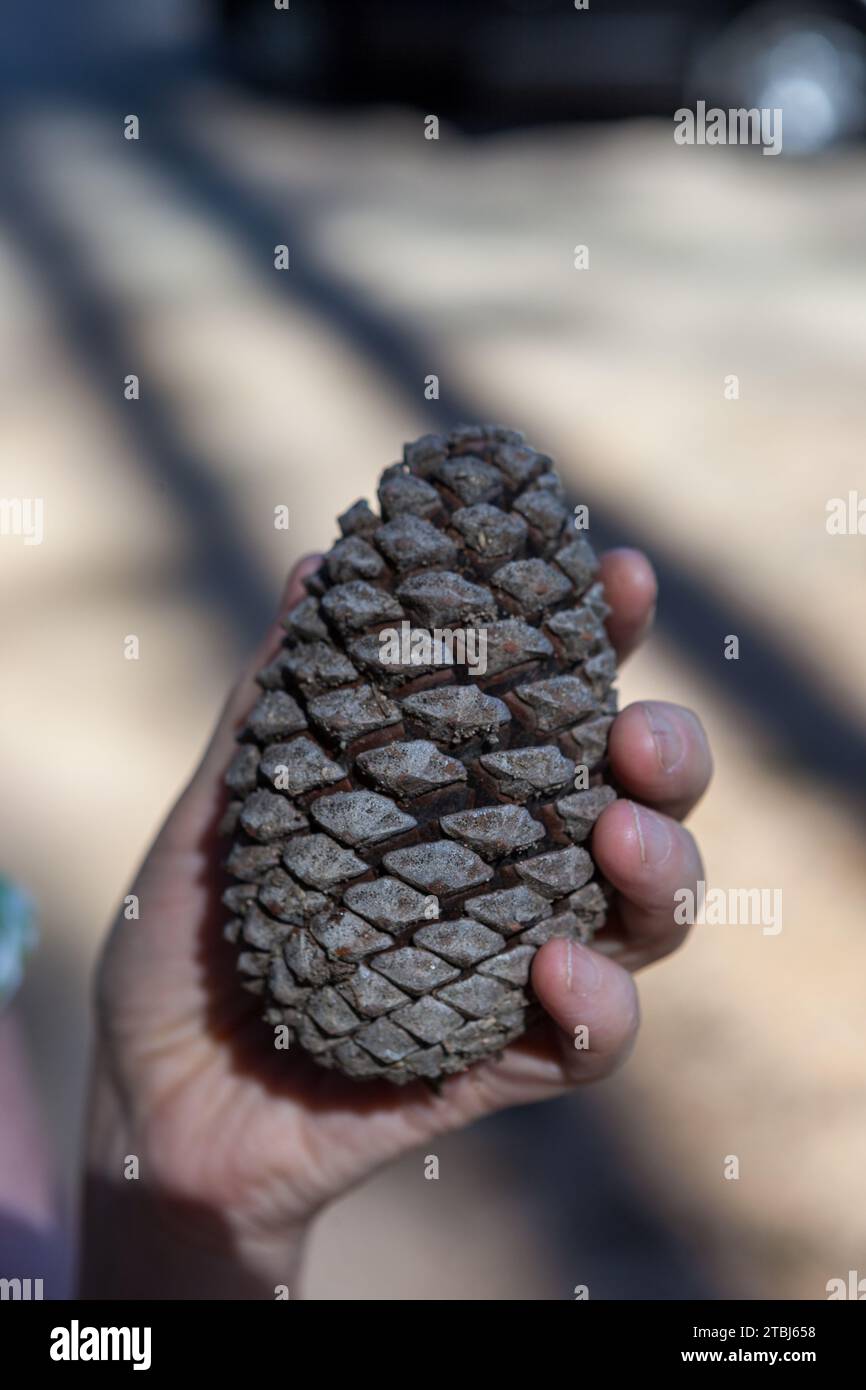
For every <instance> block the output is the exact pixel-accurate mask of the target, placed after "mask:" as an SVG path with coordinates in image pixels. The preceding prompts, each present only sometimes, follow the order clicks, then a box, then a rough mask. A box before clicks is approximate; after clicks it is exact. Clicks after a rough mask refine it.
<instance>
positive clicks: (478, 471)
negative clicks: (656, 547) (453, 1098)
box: [224, 426, 616, 1083]
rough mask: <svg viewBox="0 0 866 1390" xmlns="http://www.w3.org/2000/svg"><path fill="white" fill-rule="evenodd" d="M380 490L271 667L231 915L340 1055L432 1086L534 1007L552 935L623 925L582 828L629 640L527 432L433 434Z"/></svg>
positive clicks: (595, 806)
mask: <svg viewBox="0 0 866 1390" xmlns="http://www.w3.org/2000/svg"><path fill="white" fill-rule="evenodd" d="M378 494H379V503H380V506H381V512H382V515H381V517H380V516H377V515H376V514H375V513H374V512H373V511H372V510H371V509H370V507H369V506H368V505H367V503H366V502H356V503H355V505H354V506H353V507H351V508H350V509H349V511H347V512H346V513H345V514H344V515H343V516H342V517H341V518H340V528H341V531H342V539H340V540H338V541H337V542H336V543H335V545H334V546H333V548H332V549H331V550H330V552H329V553H328V554H327V555H326V556H325V559H324V561H323V564H322V566H321V568H320V569H319V571H318V572H317V574H316V575H314V576H313V578H312V579H310V580H308V581H307V588H308V591H309V594H310V596H309V597H308V598H305V599H304V600H303V601H302V602H301V603H299V604H298V605H297V607H296V608H295V609H294V610H293V611H292V612H291V613H290V614H289V616H288V617H287V618H286V620H285V628H286V634H287V635H286V638H285V641H284V644H283V647H282V649H281V650H280V652H279V654H278V656H277V657H276V658H275V659H274V660H273V661H272V662H271V663H270V665H269V666H267V667H266V668H265V669H264V670H263V671H262V672H260V674H259V677H258V680H259V684H260V685H261V686H262V688H263V694H262V696H261V698H260V699H259V701H258V703H257V704H256V706H255V708H254V709H253V710H252V713H251V714H250V716H249V719H248V721H247V724H246V727H245V728H244V730H243V731H242V733H241V735H240V744H239V748H238V751H237V754H236V756H235V758H234V760H233V762H232V764H231V767H230V769H229V772H228V774H227V778H226V781H227V785H228V787H229V790H230V793H231V796H232V801H231V803H230V806H229V810H228V814H227V826H228V829H229V831H230V833H231V834H232V836H233V844H232V847H231V852H230V853H229V856H228V860H227V868H228V870H229V872H230V874H231V875H232V876H233V878H234V879H235V880H236V882H235V883H234V884H233V886H232V887H230V888H229V889H228V890H227V892H226V894H225V897H224V901H225V903H226V905H227V907H228V908H229V909H230V911H231V912H232V913H233V914H234V916H233V918H232V920H231V921H230V922H229V924H228V926H227V928H226V934H227V936H228V937H229V938H230V940H232V941H235V942H237V944H238V947H239V951H240V953H239V956H238V967H239V969H240V971H241V973H242V975H243V976H244V983H245V985H246V988H247V989H249V990H251V991H252V992H254V993H256V994H259V995H261V998H262V1007H263V1015H264V1019H265V1021H266V1022H267V1023H268V1024H270V1025H271V1026H272V1027H275V1026H277V1025H287V1026H288V1029H289V1030H290V1036H291V1037H292V1038H293V1039H296V1040H297V1042H298V1043H299V1044H300V1046H301V1047H303V1048H304V1049H305V1050H306V1051H307V1052H309V1053H310V1054H311V1055H312V1056H313V1057H314V1058H315V1059H316V1061H317V1062H319V1063H320V1064H321V1065H322V1066H326V1067H336V1068H338V1069H339V1070H340V1071H342V1072H344V1073H346V1074H347V1075H348V1076H351V1077H354V1078H357V1079H361V1078H368V1077H385V1078H387V1079H388V1080H389V1081H393V1082H396V1083H403V1082H407V1081H411V1080H413V1079H415V1078H417V1077H424V1078H427V1079H428V1080H431V1081H435V1080H437V1079H438V1078H439V1077H441V1076H443V1075H445V1074H447V1073H450V1072H456V1071H461V1070H463V1069H464V1068H466V1067H467V1066H469V1065H470V1064H471V1063H473V1062H476V1061H479V1060H481V1059H482V1058H484V1057H489V1056H490V1055H491V1054H494V1053H497V1052H499V1051H501V1049H502V1048H503V1047H505V1045H506V1044H507V1043H509V1042H511V1041H512V1040H513V1039H515V1038H517V1037H519V1036H520V1034H521V1033H523V1032H524V1031H525V1029H526V1027H527V1026H528V1024H529V1023H531V1022H532V1021H533V1019H534V1018H535V1017H536V1015H537V1013H538V1005H537V1004H536V1003H535V1002H534V1000H533V996H532V991H531V986H530V966H531V963H532V958H533V956H534V954H535V952H536V950H537V949H538V947H539V946H540V945H541V944H542V943H543V942H545V941H547V940H548V939H549V938H551V937H553V936H567V937H572V938H574V939H576V940H581V941H586V940H588V939H589V938H590V937H591V936H592V934H593V932H594V931H595V930H596V929H597V928H598V927H599V926H600V925H601V924H602V922H603V921H604V918H605V911H606V890H605V885H604V884H603V883H602V882H601V881H600V879H599V876H598V874H597V873H596V871H595V866H594V864H593V861H592V858H591V857H590V854H589V852H588V850H587V848H586V842H587V840H588V838H589V835H590V832H591V830H592V827H593V824H594V822H595V821H596V819H597V817H598V816H599V815H600V814H601V811H602V810H603V809H604V807H605V806H606V805H607V804H608V803H609V802H610V801H612V800H613V799H614V792H613V790H612V788H611V787H610V786H609V785H607V784H606V781H605V777H606V769H607V763H606V748H607V734H608V729H609V727H610V725H611V723H612V720H613V715H614V713H615V711H616V694H615V692H614V690H613V689H612V682H613V679H614V676H615V657H614V653H613V650H612V648H611V646H610V643H609V641H608V639H607V635H606V633H605V629H604V619H605V617H606V615H607V613H608V611H609V610H608V608H607V606H606V604H605V601H604V595H603V592H602V586H601V584H600V583H599V582H597V579H596V576H597V571H598V563H597V560H596V557H595V555H594V553H593V551H592V548H591V546H590V545H589V543H588V542H587V541H586V540H585V539H584V538H583V537H582V536H580V535H579V534H578V533H577V532H575V530H574V528H573V524H572V522H573V518H572V514H571V512H570V511H569V508H568V506H567V505H566V502H565V498H564V493H563V489H562V486H561V484H560V483H559V481H558V479H557V477H556V474H555V473H554V472H553V469H552V464H551V460H550V459H549V458H547V457H546V456H545V455H543V454H539V453H537V452H536V451H535V450H534V449H531V448H529V447H528V446H526V445H525V443H524V441H523V436H522V435H520V434H518V433H516V432H515V431H514V430H507V429H502V428H500V427H493V426H461V427H459V428H458V429H456V430H454V431H452V433H451V434H449V435H448V436H447V437H446V436H440V435H427V436H425V437H424V438H423V439H419V440H418V441H417V442H416V443H414V444H410V445H407V446H406V448H405V449H404V461H403V463H401V464H395V465H393V467H391V468H388V469H386V470H385V472H384V474H383V475H382V478H381V481H380V484H379V490H378ZM443 632H445V633H447V632H450V633H451V634H452V641H451V644H450V646H449V644H448V639H447V636H446V637H444V638H441V644H440V647H439V648H438V649H437V648H436V646H435V643H434V642H433V640H432V639H433V638H435V637H436V635H437V633H439V634H440V637H441V634H442V633H443ZM461 632H465V634H466V646H465V650H463V649H461V648H460V645H459V634H460V633H461ZM482 645H484V646H485V650H484V651H483V659H482ZM449 657H450V658H451V664H443V659H444V660H445V661H446V662H447V659H448V658H449ZM467 663H469V664H467Z"/></svg>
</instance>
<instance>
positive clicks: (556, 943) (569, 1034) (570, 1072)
mask: <svg viewBox="0 0 866 1390" xmlns="http://www.w3.org/2000/svg"><path fill="white" fill-rule="evenodd" d="M532 986H533V989H534V990H535V993H536V995H537V997H538V999H539V1001H540V1002H541V1004H542V1005H543V1007H544V1009H545V1010H546V1012H547V1013H548V1014H549V1015H550V1017H551V1018H552V1019H553V1021H554V1023H555V1024H556V1027H557V1031H558V1037H559V1043H560V1051H561V1067H562V1071H563V1073H564V1080H565V1082H566V1083H568V1084H571V1085H574V1084H576V1083H578V1082H584V1081H597V1080H599V1078H600V1077H602V1076H607V1075H609V1073H610V1072H612V1071H614V1070H615V1069H616V1068H617V1067H619V1066H621V1064H622V1063H623V1062H624V1061H625V1059H626V1058H627V1057H628V1055H629V1053H630V1052H631V1050H632V1047H633V1046H634V1041H635V1037H636V1036H637V1030H638V1023H639V1020H640V1009H639V1007H638V998H637V990H636V989H635V985H634V981H633V979H632V977H631V976H630V975H629V974H628V972H627V971H625V970H623V969H622V968H621V966H619V965H617V964H616V963H615V962H614V961H612V960H609V959H608V958H607V957H605V956H604V955H601V954H599V953H598V952H597V951H594V950H592V949H591V948H589V947H587V946H582V945H580V943H579V942H577V941H569V940H564V939H561V938H557V939H555V940H553V941H548V942H547V943H546V945H544V946H542V947H541V949H540V950H539V951H538V952H537V954H536V956H535V959H534V961H533V967H532Z"/></svg>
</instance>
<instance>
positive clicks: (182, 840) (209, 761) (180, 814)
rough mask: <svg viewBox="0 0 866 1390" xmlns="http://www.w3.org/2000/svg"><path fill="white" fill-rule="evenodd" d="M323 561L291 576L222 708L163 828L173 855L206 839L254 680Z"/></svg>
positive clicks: (301, 566)
mask: <svg viewBox="0 0 866 1390" xmlns="http://www.w3.org/2000/svg"><path fill="white" fill-rule="evenodd" d="M321 560H322V557H321V555H305V556H304V558H303V559H302V560H299V561H298V563H297V564H296V565H295V567H294V569H293V570H292V572H291V574H290V575H289V578H288V580H287V581H286V586H285V588H284V590H283V593H282V596H281V598H280V602H279V605H278V614H277V617H276V618H275V620H274V622H273V623H272V624H271V627H270V628H269V629H268V631H267V633H266V635H265V636H264V637H263V638H262V641H261V642H260V643H259V645H258V647H257V648H256V650H255V651H254V652H253V654H252V656H251V657H250V659H249V661H248V662H247V664H246V666H245V667H244V670H243V672H242V674H241V676H240V679H239V680H238V681H237V683H236V684H235V686H234V687H233V689H232V691H231V693H230V694H229V696H228V699H227V700H226V702H225V704H224V705H223V708H222V712H221V713H220V716H219V719H218V720H217V725H216V728H215V730H214V732H213V734H212V736H211V739H210V742H209V744H208V746H207V748H206V749H205V753H204V756H203V758H202V760H201V762H200V763H199V765H198V767H197V769H196V771H195V773H194V774H193V777H192V780H191V781H190V783H189V785H188V787H187V788H186V790H185V791H184V792H183V793H182V794H181V797H180V799H179V801H178V802H177V804H176V805H175V807H174V810H173V811H172V813H171V815H170V816H169V819H168V821H167V822H166V824H165V826H164V827H163V830H162V832H161V835H160V839H161V840H163V841H165V840H170V842H171V845H172V848H173V849H175V850H176V849H177V848H178V847H181V848H182V847H183V845H184V844H187V845H189V847H190V848H192V847H194V846H198V844H199V843H200V840H201V836H202V834H203V833H204V832H205V830H206V829H207V827H208V826H209V825H210V824H211V823H212V821H213V817H214V810H215V807H216V806H217V805H218V804H219V801H220V800H221V797H222V786H223V777H224V776H225V772H226V769H227V767H228V765H229V763H230V761H231V758H232V754H233V752H234V748H235V741H236V738H237V733H238V729H239V726H240V725H241V724H242V722H243V721H244V720H245V719H246V717H247V715H248V713H249V711H250V709H251V708H252V706H253V705H254V704H255V701H256V699H257V698H258V696H259V695H260V694H261V690H260V688H259V686H258V684H257V683H256V679H255V677H256V673H257V672H258V671H260V670H261V669H262V667H263V666H266V665H267V663H268V662H269V661H270V660H271V658H272V657H273V656H274V655H275V653H276V652H277V651H278V649H279V646H280V643H281V642H282V639H283V637H284V636H285V632H284V629H283V627H282V625H281V619H282V618H283V617H285V615H286V613H287V612H289V610H290V609H292V608H293V607H294V606H295V604H296V603H298V602H299V601H300V600H301V599H302V598H303V597H304V595H305V593H306V590H305V588H304V583H303V581H304V579H305V578H307V576H308V575H310V574H314V573H315V571H316V570H317V569H318V568H319V565H320V564H321Z"/></svg>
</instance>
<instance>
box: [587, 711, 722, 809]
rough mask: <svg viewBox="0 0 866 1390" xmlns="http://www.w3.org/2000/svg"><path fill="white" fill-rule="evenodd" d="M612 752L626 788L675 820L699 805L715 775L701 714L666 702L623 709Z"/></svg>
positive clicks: (612, 739) (614, 767)
mask: <svg viewBox="0 0 866 1390" xmlns="http://www.w3.org/2000/svg"><path fill="white" fill-rule="evenodd" d="M608 751H609V753H610V761H611V769H612V771H613V774H614V777H615V778H616V780H617V781H618V782H619V783H620V784H621V785H622V786H623V787H624V788H625V790H626V791H627V792H630V793H631V795H633V796H636V797H637V798H638V800H639V801H644V802H647V803H648V804H649V805H651V806H655V807H656V808H657V809H658V810H660V811H664V812H666V814H667V815H669V816H674V817H675V818H676V819H677V820H682V819H683V817H684V816H686V815H688V813H689V811H690V810H691V809H692V807H693V806H694V805H695V803H696V802H697V801H700V799H701V797H702V796H703V794H704V792H705V791H706V789H707V786H708V784H709V781H710V778H711V777H712V774H713V759H712V754H711V753H710V745H709V743H708V742H707V736H706V734H705V733H704V729H703V726H702V724H701V722H700V720H699V719H698V717H697V715H696V714H693V713H692V711H691V710H690V709H684V708H683V707H682V705H673V704H669V703H668V702H667V701H665V700H639V701H638V702H637V704H634V705H629V706H628V708H627V709H624V710H623V712H622V714H620V715H619V716H618V717H617V718H616V719H615V720H614V723H613V726H612V728H611V731H610V743H609V750H608Z"/></svg>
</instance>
